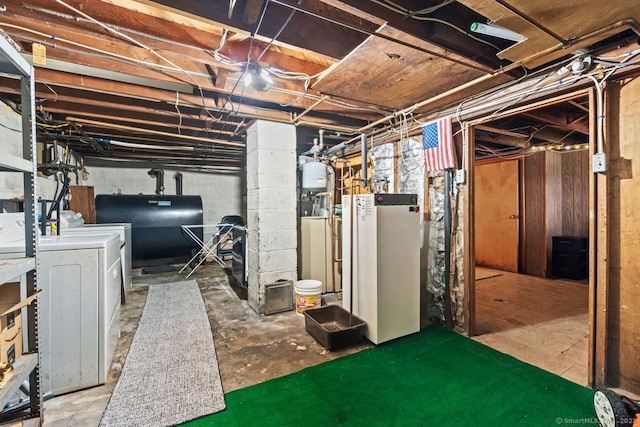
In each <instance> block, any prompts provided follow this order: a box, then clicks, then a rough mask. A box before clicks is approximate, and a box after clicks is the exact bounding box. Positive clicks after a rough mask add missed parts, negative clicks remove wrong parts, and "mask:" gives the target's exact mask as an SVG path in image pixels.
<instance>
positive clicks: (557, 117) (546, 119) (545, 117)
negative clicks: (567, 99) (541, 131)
mask: <svg viewBox="0 0 640 427" xmlns="http://www.w3.org/2000/svg"><path fill="white" fill-rule="evenodd" d="M523 115H524V116H525V117H528V118H530V119H534V120H537V121H539V122H542V123H548V124H551V125H555V126H558V127H561V128H564V129H569V130H573V131H576V132H579V133H581V134H583V135H589V123H588V117H589V116H588V114H580V115H578V116H575V115H574V116H570V115H569V114H568V113H567V111H566V109H563V108H559V107H553V108H542V109H538V110H533V111H528V112H525V113H523ZM576 118H578V119H583V118H584V119H585V120H584V121H576Z"/></svg>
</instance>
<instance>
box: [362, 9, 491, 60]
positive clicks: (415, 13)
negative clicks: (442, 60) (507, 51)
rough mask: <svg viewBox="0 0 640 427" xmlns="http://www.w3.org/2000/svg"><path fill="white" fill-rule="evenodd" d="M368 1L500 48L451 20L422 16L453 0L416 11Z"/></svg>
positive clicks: (404, 15) (406, 16)
mask: <svg viewBox="0 0 640 427" xmlns="http://www.w3.org/2000/svg"><path fill="white" fill-rule="evenodd" d="M369 1H371V2H372V3H375V4H377V5H380V6H382V7H385V8H387V9H389V10H391V11H393V12H395V13H398V14H400V15H402V16H403V17H404V18H411V19H415V20H418V21H429V22H436V23H439V24H442V25H446V26H448V27H451V28H453V29H454V30H456V31H458V32H460V33H462V34H464V35H466V36H467V37H469V38H471V39H473V40H475V41H478V42H480V43H484V44H486V45H487V46H491V47H492V48H494V49H496V50H498V51H500V50H502V49H501V48H499V47H498V46H496V45H495V44H493V43H491V42H488V41H486V40H483V39H481V38H480V37H476V36H474V35H473V34H470V33H469V32H468V31H466V30H465V29H463V28H460V27H458V26H457V25H454V24H452V23H451V22H448V21H445V20H443V19H438V18H432V17H429V16H423V15H428V14H430V13H432V12H435V11H436V10H438V9H440V8H442V7H444V6H447V5H449V4H451V3H453V2H454V1H455V0H445V1H444V2H443V3H441V4H439V5H436V6H433V7H430V8H425V9H421V10H418V11H411V10H409V9H407V8H404V7H402V6H400V5H398V4H396V3H394V2H392V1H388V0H369Z"/></svg>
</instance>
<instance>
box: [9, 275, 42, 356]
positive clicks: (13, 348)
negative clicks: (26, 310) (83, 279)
mask: <svg viewBox="0 0 640 427" xmlns="http://www.w3.org/2000/svg"><path fill="white" fill-rule="evenodd" d="M39 293H40V291H38V292H36V293H35V294H33V295H32V296H30V297H29V298H26V299H24V300H22V301H20V283H19V282H13V283H5V284H3V285H0V312H1V313H2V314H0V362H4V363H14V362H15V361H16V359H17V358H19V357H20V356H22V315H21V309H22V307H26V306H27V305H29V304H31V302H32V301H33V300H34V299H35V298H36V297H37V296H38V294H39Z"/></svg>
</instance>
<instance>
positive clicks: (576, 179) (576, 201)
mask: <svg viewBox="0 0 640 427" xmlns="http://www.w3.org/2000/svg"><path fill="white" fill-rule="evenodd" d="M560 157H561V163H562V234H564V235H566V236H580V237H587V236H588V235H589V152H588V151H586V150H584V151H577V152H575V153H573V152H568V153H564V154H561V155H560Z"/></svg>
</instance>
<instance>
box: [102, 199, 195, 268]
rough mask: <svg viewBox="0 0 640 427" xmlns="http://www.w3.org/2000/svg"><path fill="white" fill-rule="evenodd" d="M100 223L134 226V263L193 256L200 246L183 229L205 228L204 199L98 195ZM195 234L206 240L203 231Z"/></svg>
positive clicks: (132, 230) (132, 253) (132, 236)
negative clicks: (203, 216)
mask: <svg viewBox="0 0 640 427" xmlns="http://www.w3.org/2000/svg"><path fill="white" fill-rule="evenodd" d="M96 222H97V223H98V224H106V223H114V222H129V223H131V240H132V244H131V257H132V258H133V260H149V259H159V258H174V257H180V256H185V255H186V256H189V255H191V253H192V250H193V249H200V246H199V245H197V244H196V243H195V242H194V241H193V239H191V238H190V237H189V236H188V235H187V234H186V233H185V231H184V230H183V229H182V226H183V225H202V199H201V198H200V196H175V195H128V194H98V195H97V196H96ZM191 230H192V231H193V232H194V234H196V235H197V236H198V237H199V238H200V240H202V227H193V228H191Z"/></svg>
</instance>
